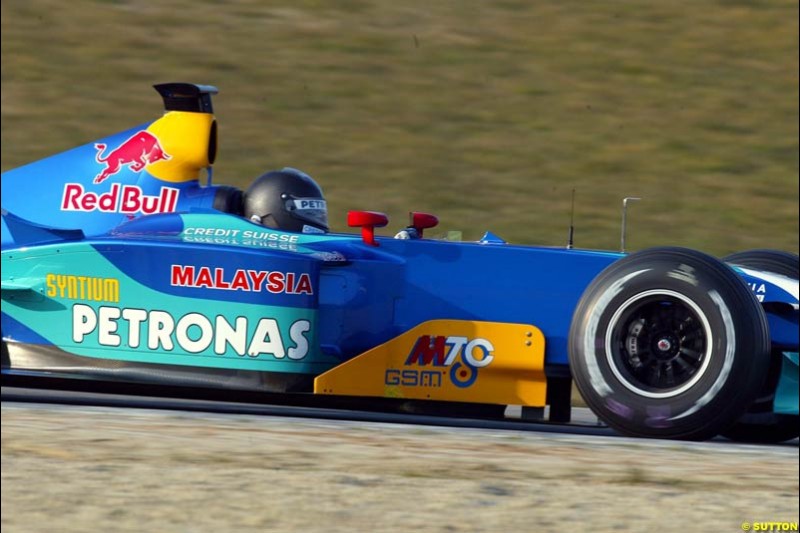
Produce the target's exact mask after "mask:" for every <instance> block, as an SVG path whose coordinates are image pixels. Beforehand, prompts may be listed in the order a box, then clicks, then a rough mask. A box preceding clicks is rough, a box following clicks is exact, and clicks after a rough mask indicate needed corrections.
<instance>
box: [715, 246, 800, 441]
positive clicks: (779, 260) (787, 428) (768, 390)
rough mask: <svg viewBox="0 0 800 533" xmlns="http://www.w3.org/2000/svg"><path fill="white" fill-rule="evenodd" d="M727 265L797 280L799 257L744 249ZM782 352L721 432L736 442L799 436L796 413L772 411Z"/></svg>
mask: <svg viewBox="0 0 800 533" xmlns="http://www.w3.org/2000/svg"><path fill="white" fill-rule="evenodd" d="M723 261H725V262H726V263H728V264H731V265H736V266H740V267H744V268H753V269H757V270H763V271H765V272H771V273H773V274H779V275H781V276H786V277H788V278H791V279H794V280H797V279H799V278H800V259H798V256H797V255H795V254H793V253H789V252H783V251H780V250H747V251H744V252H738V253H735V254H731V255H729V256H727V257H725V258H723ZM782 364H783V354H782V353H781V352H775V353H773V354H772V365H771V368H770V371H769V376H768V377H767V380H766V382H765V383H764V387H763V388H762V390H761V391H759V394H758V396H757V398H756V399H755V400H754V401H753V403H752V404H751V405H750V406H749V407H748V409H747V412H746V413H745V414H744V415H743V416H742V417H741V418H740V419H739V420H738V421H737V422H736V423H735V424H734V425H733V426H732V427H730V428H729V429H727V430H725V431H723V432H722V435H723V436H725V437H727V438H729V439H731V440H734V441H737V442H755V443H778V442H785V441H787V440H792V439H795V438H797V437H798V436H800V421H799V419H798V417H797V416H793V415H778V414H774V413H773V412H772V406H773V402H774V400H775V387H776V386H777V385H778V379H779V378H780V373H781V365H782Z"/></svg>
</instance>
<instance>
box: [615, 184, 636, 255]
mask: <svg viewBox="0 0 800 533" xmlns="http://www.w3.org/2000/svg"><path fill="white" fill-rule="evenodd" d="M639 200H641V198H638V197H636V196H626V197H625V199H623V200H622V237H621V238H620V247H619V248H620V251H621V252H624V251H625V230H626V229H627V224H628V202H638V201H639Z"/></svg>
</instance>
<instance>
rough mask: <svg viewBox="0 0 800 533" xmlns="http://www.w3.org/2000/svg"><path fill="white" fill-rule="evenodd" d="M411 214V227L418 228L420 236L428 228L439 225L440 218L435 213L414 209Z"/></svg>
mask: <svg viewBox="0 0 800 533" xmlns="http://www.w3.org/2000/svg"><path fill="white" fill-rule="evenodd" d="M410 215H411V227H412V228H414V229H415V230H417V232H418V233H419V236H420V237H422V232H423V231H424V230H426V229H428V228H435V227H436V226H438V225H439V219H438V218H437V217H436V216H435V215H431V214H429V213H418V212H416V211H412V212H411V213H410Z"/></svg>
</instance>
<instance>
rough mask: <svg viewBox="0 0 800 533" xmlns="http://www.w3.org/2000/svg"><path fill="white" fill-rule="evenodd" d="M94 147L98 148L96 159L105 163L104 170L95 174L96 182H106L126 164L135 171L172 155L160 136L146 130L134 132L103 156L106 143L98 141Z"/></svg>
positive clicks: (167, 158) (102, 163)
mask: <svg viewBox="0 0 800 533" xmlns="http://www.w3.org/2000/svg"><path fill="white" fill-rule="evenodd" d="M94 147H95V148H96V149H97V156H96V157H95V160H96V161H97V162H98V163H100V164H101V165H105V168H104V169H103V171H102V172H100V173H99V174H98V175H97V176H95V178H94V183H102V182H104V181H105V180H107V179H108V178H110V177H111V176H113V175H114V174H117V173H118V172H119V171H120V170H122V168H123V167H124V166H126V165H129V166H130V169H131V170H133V171H134V172H139V171H140V170H142V169H144V168H145V167H146V166H147V165H150V164H153V163H155V162H157V161H166V160H169V159H170V155H169V154H167V153H166V152H165V151H164V149H163V148H161V143H160V142H159V140H158V137H156V136H155V135H153V134H152V133H150V132H149V131H146V130H142V131H139V132H137V133H134V134H133V135H132V136H131V137H130V138H129V139H128V140H126V141H125V142H123V143H122V144H120V145H119V146H118V147H116V148H115V149H113V150H111V152H109V153H108V155H106V156H103V153H104V152H105V151H106V148H107V146H106V145H105V144H103V143H97V144H95V145H94Z"/></svg>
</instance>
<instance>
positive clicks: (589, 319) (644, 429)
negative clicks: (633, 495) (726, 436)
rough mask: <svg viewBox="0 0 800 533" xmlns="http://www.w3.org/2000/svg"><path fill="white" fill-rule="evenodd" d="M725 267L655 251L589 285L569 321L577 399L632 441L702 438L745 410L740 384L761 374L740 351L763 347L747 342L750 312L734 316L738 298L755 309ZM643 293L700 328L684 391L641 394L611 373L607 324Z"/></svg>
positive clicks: (746, 397)
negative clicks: (688, 314)
mask: <svg viewBox="0 0 800 533" xmlns="http://www.w3.org/2000/svg"><path fill="white" fill-rule="evenodd" d="M710 259H711V261H709V260H710ZM715 263H716V264H715ZM720 267H721V268H720ZM726 268H727V267H724V265H722V264H721V263H719V262H716V261H715V260H713V259H712V258H709V257H708V256H703V255H702V254H700V253H699V252H694V251H689V250H685V251H684V250H679V251H675V250H672V249H667V250H657V249H656V250H651V251H646V252H640V253H639V254H634V255H632V256H628V257H627V258H625V259H622V260H620V261H619V262H617V263H615V264H613V265H612V266H611V267H609V269H607V270H606V271H605V272H603V273H602V274H601V275H600V276H599V277H598V278H597V279H596V280H595V281H594V282H593V283H592V284H591V285H590V287H589V288H588V289H587V292H586V294H585V295H584V297H583V298H582V300H581V303H580V304H579V306H578V308H577V309H576V313H575V319H574V320H573V325H572V330H571V332H570V362H571V366H572V368H573V375H574V376H575V380H576V384H577V385H578V388H579V390H580V392H581V394H582V395H583V396H584V399H585V400H586V401H587V403H588V404H589V406H590V407H591V408H592V409H593V410H594V411H595V413H596V414H598V416H600V417H601V418H602V419H604V421H605V422H606V423H608V424H609V425H611V426H612V427H615V428H617V429H619V430H621V431H623V432H624V433H627V434H632V435H638V436H651V437H672V438H708V437H711V436H713V435H716V434H717V433H718V432H719V431H720V430H722V429H723V428H724V427H727V426H728V425H730V424H731V423H732V422H733V420H735V418H736V417H738V415H739V414H740V413H741V411H743V410H744V409H745V408H746V405H747V404H748V403H749V402H750V400H752V396H753V395H754V394H755V392H752V391H751V390H750V389H752V386H750V385H748V386H744V387H743V390H739V389H740V387H742V384H745V385H747V384H749V383H750V382H752V381H755V380H759V379H760V380H763V376H761V377H759V376H758V375H757V374H758V372H759V371H760V369H759V368H757V367H758V366H759V365H755V364H752V363H753V362H752V361H750V364H748V362H747V361H743V360H742V359H743V358H742V357H741V355H740V354H743V353H749V352H751V351H752V352H755V351H758V349H763V344H764V342H760V343H759V342H756V344H761V345H762V347H761V348H759V347H757V346H754V345H753V342H752V340H753V339H752V338H749V337H750V336H749V335H748V332H749V330H750V329H752V327H753V325H752V323H750V322H752V320H751V319H750V318H749V317H750V315H751V314H752V312H750V313H748V312H742V309H741V308H740V307H742V304H741V301H742V300H744V301H745V303H746V304H751V311H752V306H753V305H754V306H755V308H756V310H757V312H759V313H760V312H761V310H760V308H758V304H757V302H755V299H754V297H752V295H751V294H750V291H749V289H748V288H747V287H746V285H745V284H744V282H743V281H741V280H740V279H739V278H738V277H737V276H736V275H735V274H733V273H732V272H729V271H728V272H726V271H725V270H724V269H726ZM648 292H649V293H651V294H655V295H657V294H659V293H663V294H664V295H668V296H670V297H672V296H673V295H680V299H681V300H683V301H684V303H686V304H687V305H688V306H689V307H690V308H691V309H692V311H693V313H694V314H695V315H698V318H699V319H700V321H701V323H704V324H705V326H704V330H705V331H706V337H707V338H706V349H705V360H704V364H703V366H701V368H700V369H699V370H697V373H698V374H699V377H696V376H693V377H692V378H691V379H689V380H688V382H687V383H689V384H691V386H689V387H677V389H685V390H677V391H675V390H673V391H671V392H668V393H666V392H665V393H664V394H662V395H659V394H652V393H651V394H648V393H646V392H644V393H643V392H642V391H637V390H632V388H631V387H630V385H631V384H630V383H629V384H628V385H626V384H625V382H624V380H621V379H620V375H619V372H617V373H615V372H614V366H615V364H617V363H615V358H614V357H613V355H611V354H609V342H608V339H607V337H608V336H609V331H611V330H610V328H615V327H619V324H618V323H612V319H613V318H614V316H615V314H617V312H618V310H619V309H620V307H621V306H623V305H625V303H626V302H630V301H631V300H632V299H635V298H636V297H637V295H641V294H644V293H648ZM751 299H752V300H753V301H750V300H751ZM633 305H635V303H634V304H633ZM744 307H747V306H746V305H744ZM762 315H763V314H762ZM612 342H614V341H612ZM761 366H764V365H761ZM754 372H755V374H753V373H754ZM759 387H760V381H759ZM634 389H635V387H634Z"/></svg>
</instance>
